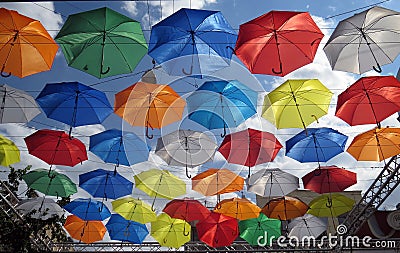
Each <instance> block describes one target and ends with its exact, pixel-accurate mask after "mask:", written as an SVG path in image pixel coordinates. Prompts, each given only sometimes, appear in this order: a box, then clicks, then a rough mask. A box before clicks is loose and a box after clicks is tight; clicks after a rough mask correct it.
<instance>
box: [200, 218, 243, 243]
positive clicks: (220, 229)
mask: <svg viewBox="0 0 400 253" xmlns="http://www.w3.org/2000/svg"><path fill="white" fill-rule="evenodd" d="M196 229H197V234H198V236H199V239H200V241H202V242H204V243H206V244H207V245H209V246H211V247H214V248H217V247H223V246H229V245H231V244H232V242H233V241H234V240H235V239H236V237H237V236H238V234H239V233H238V232H239V231H238V221H237V219H235V218H233V217H230V216H226V215H223V214H220V213H215V212H212V213H211V214H210V215H209V216H208V217H207V218H206V219H204V220H202V221H200V222H199V223H197V224H196Z"/></svg>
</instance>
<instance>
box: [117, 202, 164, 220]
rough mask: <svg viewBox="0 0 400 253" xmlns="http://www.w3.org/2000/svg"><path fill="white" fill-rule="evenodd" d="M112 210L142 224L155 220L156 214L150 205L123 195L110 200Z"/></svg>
mask: <svg viewBox="0 0 400 253" xmlns="http://www.w3.org/2000/svg"><path fill="white" fill-rule="evenodd" d="M111 204H112V207H113V211H114V212H116V213H118V214H120V215H121V216H122V217H124V218H125V219H127V220H133V221H136V222H139V223H142V224H145V223H147V222H152V221H154V220H156V217H157V216H156V214H155V212H154V211H153V210H151V206H150V205H148V204H146V203H145V202H143V201H142V200H139V199H134V198H132V197H125V198H121V199H117V200H114V201H112V202H111Z"/></svg>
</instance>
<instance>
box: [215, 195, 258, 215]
mask: <svg viewBox="0 0 400 253" xmlns="http://www.w3.org/2000/svg"><path fill="white" fill-rule="evenodd" d="M260 211H261V208H259V207H258V206H257V205H255V204H254V203H252V202H251V201H250V200H248V199H245V198H230V199H224V200H222V201H221V202H219V203H218V204H217V205H216V206H215V208H214V212H215V213H222V214H224V215H227V216H230V217H233V218H236V219H238V220H247V219H252V218H257V217H258V215H259V214H260Z"/></svg>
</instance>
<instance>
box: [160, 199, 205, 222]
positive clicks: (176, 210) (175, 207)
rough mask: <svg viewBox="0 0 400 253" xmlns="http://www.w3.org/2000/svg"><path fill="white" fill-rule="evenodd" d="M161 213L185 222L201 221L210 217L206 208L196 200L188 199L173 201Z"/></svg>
mask: <svg viewBox="0 0 400 253" xmlns="http://www.w3.org/2000/svg"><path fill="white" fill-rule="evenodd" d="M162 211H163V212H164V213H167V214H168V215H169V216H171V217H172V218H176V219H181V220H185V221H187V222H190V221H195V220H197V221H201V220H203V219H205V218H207V216H208V215H210V210H208V208H207V207H205V206H204V205H203V204H201V203H200V202H199V201H198V200H195V199H189V198H183V199H173V200H171V201H170V202H168V203H167V204H166V205H165V207H164V209H163V210H162Z"/></svg>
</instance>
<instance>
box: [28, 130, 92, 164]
mask: <svg viewBox="0 0 400 253" xmlns="http://www.w3.org/2000/svg"><path fill="white" fill-rule="evenodd" d="M24 141H25V143H26V146H27V147H28V152H29V154H31V155H33V156H36V157H37V158H39V159H41V160H42V161H44V162H46V163H48V164H51V165H65V166H75V165H77V164H78V163H82V162H83V161H85V160H87V159H88V157H87V153H86V147H85V144H83V143H82V142H81V141H80V140H78V139H75V138H73V137H71V136H68V134H66V133H65V132H64V131H56V130H49V129H42V130H38V131H36V132H34V133H33V134H31V135H29V136H27V137H25V138H24Z"/></svg>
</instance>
